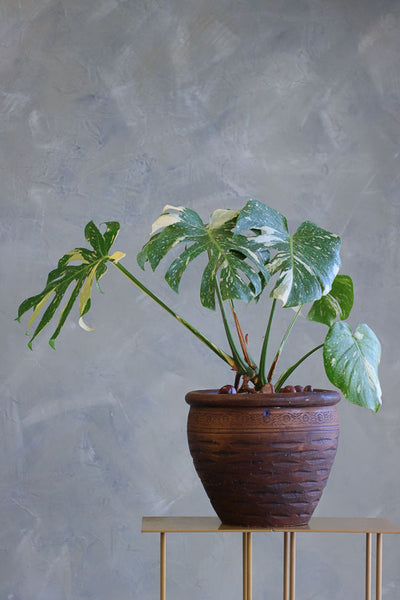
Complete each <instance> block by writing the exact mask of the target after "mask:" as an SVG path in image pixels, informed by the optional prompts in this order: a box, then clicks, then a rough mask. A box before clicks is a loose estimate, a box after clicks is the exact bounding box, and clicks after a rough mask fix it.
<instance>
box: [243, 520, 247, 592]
mask: <svg viewBox="0 0 400 600" xmlns="http://www.w3.org/2000/svg"><path fill="white" fill-rule="evenodd" d="M242 538H243V549H242V557H243V600H247V577H248V573H247V533H246V532H244V531H243V533H242Z"/></svg>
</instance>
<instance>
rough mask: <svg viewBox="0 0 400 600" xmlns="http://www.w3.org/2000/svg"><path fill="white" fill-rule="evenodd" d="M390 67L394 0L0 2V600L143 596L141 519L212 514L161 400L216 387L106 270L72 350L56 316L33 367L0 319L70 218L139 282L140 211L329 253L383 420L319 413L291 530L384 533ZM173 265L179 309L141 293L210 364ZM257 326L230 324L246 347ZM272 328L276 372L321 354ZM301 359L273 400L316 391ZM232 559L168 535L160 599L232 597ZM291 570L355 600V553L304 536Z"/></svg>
mask: <svg viewBox="0 0 400 600" xmlns="http://www.w3.org/2000/svg"><path fill="white" fill-rule="evenodd" d="M399 65H400V3H399V2H398V1H396V0H352V2H348V1H345V0H296V1H295V0H293V1H290V0H262V1H261V0H247V1H242V0H185V1H183V0H164V1H161V0H125V1H124V0H18V1H17V0H1V1H0V173H1V191H0V211H1V212H0V217H1V218H0V256H1V288H0V289H1V295H2V299H1V305H0V306H1V310H0V321H1V348H2V351H1V364H0V368H1V379H0V386H1V404H0V600H89V599H91V600H110V599H112V600H128V599H129V600H130V599H136V598H137V599H139V598H140V599H142V600H151V599H154V598H157V597H158V596H157V595H158V539H157V536H156V535H143V534H141V532H140V529H141V517H142V515H191V514H193V515H212V514H213V511H212V509H211V507H210V505H209V502H208V500H207V498H206V496H205V494H204V492H203V489H202V487H201V484H200V483H199V481H198V479H197V476H196V474H195V472H194V470H193V466H192V464H191V459H190V456H189V452H188V450H187V446H186V437H185V436H186V433H185V427H186V416H187V406H186V404H185V402H184V394H185V392H186V391H187V390H189V389H196V388H201V387H203V388H204V387H217V386H218V387H219V386H220V385H222V384H224V383H229V382H231V380H232V376H231V373H230V372H228V370H227V369H226V368H225V366H224V364H223V363H222V362H221V363H219V362H218V361H217V360H215V359H214V356H213V355H211V353H209V351H208V350H207V348H205V347H203V346H202V345H201V344H200V343H199V342H198V341H197V340H196V339H195V338H193V339H192V337H191V335H190V334H189V333H188V332H186V331H185V330H184V329H183V328H181V327H180V326H179V324H178V323H176V322H175V321H174V320H173V319H171V318H170V317H168V316H167V315H166V314H164V313H162V311H161V309H159V308H158V307H157V306H155V305H153V304H152V302H151V300H149V299H147V298H146V297H144V296H143V295H141V294H140V292H139V291H138V290H136V289H135V288H134V287H133V286H131V285H130V284H129V282H128V280H125V279H124V278H123V277H121V276H120V274H119V273H118V272H117V271H116V270H115V269H114V270H113V271H114V272H111V271H112V269H110V272H109V273H108V275H107V277H105V278H104V279H103V280H102V281H103V285H102V287H103V291H104V294H103V295H100V294H95V297H94V302H93V307H92V310H91V312H90V313H89V315H88V316H87V319H86V320H87V322H88V323H89V324H90V325H91V326H92V327H94V329H95V331H93V332H91V333H90V334H89V333H86V332H84V331H83V330H82V329H80V328H79V327H78V324H77V318H76V315H75V316H74V317H73V318H72V319H70V321H69V322H68V323H67V324H66V326H65V329H64V331H63V333H62V335H61V336H60V338H59V341H58V345H57V350H56V351H53V350H52V349H51V348H50V347H49V346H48V344H47V338H48V336H47V338H46V335H45V334H43V336H41V338H39V339H38V340H37V343H36V345H35V349H34V351H33V352H31V351H30V350H29V349H28V348H27V346H26V338H25V337H24V326H22V325H18V324H16V323H14V322H13V318H14V317H15V316H16V308H17V306H18V304H19V303H20V301H21V300H22V299H24V298H25V297H27V296H28V295H31V294H33V293H36V292H39V291H40V290H41V288H42V285H43V284H44V280H45V277H46V275H47V273H48V271H49V270H50V269H51V268H53V267H54V266H55V264H56V261H57V260H58V258H59V257H60V256H61V255H62V254H64V253H65V252H66V251H68V250H70V249H72V248H73V247H75V246H79V245H82V244H83V243H84V238H83V228H84V225H85V224H86V223H87V222H88V221H89V220H90V219H94V220H95V222H96V223H101V222H104V221H106V220H118V221H120V222H121V224H122V230H121V233H120V236H119V238H118V243H116V245H115V248H116V249H119V250H121V251H124V252H126V253H127V257H126V258H125V259H124V264H125V265H126V266H127V267H128V268H131V269H132V270H133V271H134V272H135V273H136V274H139V273H140V271H139V268H138V267H137V266H136V259H135V256H136V253H137V251H138V250H139V249H140V248H141V246H142V244H143V243H144V242H145V241H146V239H147V236H148V233H149V231H150V226H151V223H152V222H153V221H154V219H155V218H156V217H157V216H158V215H159V213H160V212H161V210H162V207H163V206H164V205H165V204H173V205H180V204H184V205H187V206H189V207H192V208H195V209H196V210H198V211H199V212H200V213H201V215H202V216H203V218H204V219H207V217H208V215H209V213H210V212H211V211H212V210H214V209H215V208H218V207H225V208H228V207H230V208H239V207H241V206H242V205H243V204H244V203H245V202H246V201H247V199H248V198H250V197H253V198H257V199H259V200H261V201H264V202H266V203H267V204H269V205H271V206H273V207H274V208H276V209H277V210H280V211H281V212H283V213H284V214H285V215H287V217H288V219H289V222H290V223H291V226H292V228H293V229H294V228H295V227H296V226H297V225H298V224H299V223H300V222H301V221H303V220H306V219H311V220H313V221H315V222H317V223H318V224H319V225H321V226H322V227H326V228H327V229H329V230H331V231H334V232H336V233H338V234H339V235H341V236H342V238H343V250H342V262H343V272H344V273H349V274H350V275H351V276H352V277H353V280H354V282H355V286H356V301H355V307H354V310H353V313H352V317H351V319H350V323H351V324H352V325H353V326H355V325H357V324H358V323H359V322H360V321H364V322H367V323H368V324H369V325H370V326H371V327H372V328H373V329H374V330H375V331H376V333H377V334H378V336H379V337H380V339H381V341H382V345H383V355H382V363H381V368H380V375H381V378H382V382H383V399H384V406H383V408H382V410H381V411H380V412H379V413H378V414H377V415H374V414H372V413H371V412H369V411H366V410H362V409H359V408H357V407H355V406H353V405H350V404H348V403H345V402H342V403H341V404H340V408H339V410H340V418H341V427H342V431H341V443H340V448H339V452H338V456H337V460H336V463H335V466H334V469H333V472H332V474H331V478H330V481H329V483H328V486H327V488H326V490H325V493H324V496H323V499H322V500H321V503H320V505H319V507H318V509H317V513H316V514H318V515H320V516H329V515H331V516H367V517H387V518H388V519H390V520H392V521H394V522H395V523H397V524H398V525H399V524H400V506H399V500H400V478H399V474H400V473H399V451H400V443H399V438H400V406H399V389H400V376H399V373H400V360H399V343H398V340H399V296H400V294H399V292H400V289H399V285H400V271H399V268H400V267H399V264H400V260H399V259H400V256H399V242H400V239H399V238H400V230H399V225H400V199H399V162H400V154H399V152H400V147H399V140H400V66H399ZM198 268H199V267H195V266H193V268H192V269H191V270H190V272H188V273H187V275H186V277H185V279H184V280H183V282H182V294H181V295H179V296H176V295H175V293H174V292H172V291H171V290H170V289H169V288H168V286H167V285H166V284H165V282H164V281H163V273H162V271H160V273H156V274H155V275H153V274H151V273H148V272H146V273H145V274H143V280H144V281H145V282H146V283H147V284H148V285H149V286H150V287H151V288H152V289H154V290H155V291H156V292H157V293H159V294H160V295H161V296H162V298H163V299H164V300H165V301H166V302H168V303H171V304H173V306H174V307H175V308H176V310H177V311H178V312H179V313H180V314H182V315H183V316H185V317H186V318H187V319H188V320H189V321H192V322H193V323H194V324H195V325H197V326H198V327H199V328H200V329H202V330H203V331H205V332H207V333H208V334H209V335H210V336H213V339H215V341H216V342H219V343H221V344H223V343H224V342H223V336H222V331H221V327H220V323H219V321H218V319H217V318H216V317H215V316H214V315H213V314H211V313H209V314H208V313H207V314H206V313H205V311H204V310H203V309H201V308H200V305H199V301H198V270H197V269H198ZM266 310H267V309H266V305H265V304H263V303H262V304H260V305H259V306H258V307H257V309H256V310H255V311H254V313H253V312H252V314H251V315H248V316H246V317H245V322H246V329H247V331H248V332H249V334H250V340H251V342H252V343H253V344H254V345H257V344H259V343H260V339H261V331H262V328H263V327H264V324H265V319H266V316H265V315H266ZM284 318H287V316H286V317H284ZM25 324H26V321H25ZM296 327H297V329H298V334H299V335H298V338H297V339H294V340H293V343H292V347H290V348H288V349H287V353H286V354H285V356H284V357H283V359H282V360H283V365H285V364H291V362H293V358H294V357H296V358H297V356H298V353H299V352H300V351H301V348H302V347H303V346H304V347H305V348H311V347H313V346H314V345H316V344H317V343H319V341H320V339H321V335H323V334H324V328H323V327H322V326H321V327H320V326H318V325H315V324H311V325H306V324H304V323H299V324H298V325H297V326H296ZM278 339H279V338H278V333H277V331H274V334H273V341H274V343H277V342H278ZM291 359H292V360H291ZM285 361H287V362H286V363H285ZM321 362H322V361H321V360H320V359H317V358H315V360H310V362H309V363H308V364H307V363H304V366H303V367H302V369H301V370H300V371H299V373H298V378H297V382H298V383H303V384H306V383H309V382H312V383H313V384H314V385H316V386H321V387H329V386H330V384H329V382H328V381H327V379H326V376H325V374H324V372H323V369H322V365H321ZM240 551H241V539H240V537H236V536H235V535H234V536H230V535H226V534H225V535H218V536H211V535H207V534H204V535H201V536H192V537H185V536H172V537H171V538H170V540H169V544H168V552H169V555H168V593H169V596H168V597H169V598H170V599H171V600H172V599H173V600H183V599H185V600H186V599H187V598H191V599H192V600H196V599H198V600H207V599H215V598H221V599H225V598H226V599H228V598H239V597H240V594H241V587H240V586H241V583H240V581H241V579H240V577H241V575H240V568H241V559H240ZM281 552H282V540H281V539H280V538H279V536H278V535H277V534H275V535H272V536H262V535H256V536H255V539H254V571H255V572H254V598H259V599H261V598H267V597H268V598H279V597H281V591H280V590H281ZM298 552H299V556H298V593H299V598H301V599H302V600H312V599H315V598H324V599H325V600H339V599H340V600H343V599H345V600H352V599H353V598H361V597H363V566H364V539H363V537H362V536H354V537H344V536H343V535H340V534H337V535H335V536H331V537H328V538H327V537H326V536H325V537H324V536H321V535H316V536H315V537H313V538H311V536H303V537H300V538H299V540H298ZM399 561H400V539H398V538H396V537H395V536H392V537H388V538H386V539H385V542H384V590H383V598H384V600H398V599H399V597H400V571H399Z"/></svg>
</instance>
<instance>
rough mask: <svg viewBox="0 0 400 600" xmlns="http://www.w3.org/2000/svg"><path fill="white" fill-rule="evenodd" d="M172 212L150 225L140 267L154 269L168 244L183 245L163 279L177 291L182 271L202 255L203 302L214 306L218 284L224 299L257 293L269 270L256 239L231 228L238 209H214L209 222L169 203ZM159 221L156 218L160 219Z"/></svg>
mask: <svg viewBox="0 0 400 600" xmlns="http://www.w3.org/2000/svg"><path fill="white" fill-rule="evenodd" d="M169 210H173V211H174V210H175V211H177V212H173V213H163V215H161V217H159V218H158V219H157V220H156V224H158V225H159V224H160V223H165V224H166V225H165V227H164V228H163V229H162V230H161V231H159V228H158V226H157V228H154V227H153V231H156V233H155V234H154V235H153V236H152V237H151V239H150V240H149V241H148V242H147V244H145V246H143V248H142V250H141V251H140V252H139V254H138V256H137V260H138V264H139V266H140V267H141V268H142V269H143V268H144V267H145V264H146V262H147V261H148V262H149V263H150V266H151V268H152V269H153V270H155V269H156V268H157V266H158V265H159V263H160V262H161V260H162V259H163V258H164V257H165V256H166V255H167V254H168V252H169V251H170V250H172V248H175V247H176V246H177V245H178V244H184V250H183V251H182V252H181V253H180V254H179V256H178V257H177V258H175V259H174V260H173V262H172V263H171V264H170V266H169V268H168V270H167V272H166V275H165V279H166V281H167V283H168V284H169V285H170V286H171V288H172V289H173V290H174V291H176V292H178V291H179V286H180V282H181V278H182V276H183V273H184V272H185V270H186V268H187V267H188V265H189V264H190V263H191V262H192V261H193V260H194V259H196V258H197V257H198V256H200V255H202V254H205V255H206V258H207V264H206V267H205V269H204V271H203V274H202V278H201V283H200V299H201V303H202V304H203V306H205V307H207V308H211V309H214V308H215V304H216V302H215V296H216V288H217V286H220V290H221V296H222V299H223V300H230V299H240V300H244V301H245V302H250V301H251V300H253V299H256V298H257V297H258V296H259V294H260V293H261V291H262V289H263V287H264V286H265V283H266V282H267V281H268V279H269V274H268V271H267V269H266V268H265V261H266V259H267V255H266V253H265V249H263V252H259V249H260V248H261V245H260V244H257V243H256V242H255V241H254V239H250V238H247V237H245V236H241V235H234V233H233V229H234V227H235V224H236V219H237V216H238V214H239V211H237V210H222V209H221V210H216V211H214V212H213V213H212V215H211V218H210V223H208V224H205V223H203V221H202V219H201V218H200V216H199V215H198V214H197V213H196V212H195V211H194V210H192V209H188V208H182V207H178V208H174V207H169ZM161 218H162V219H163V220H160V219H161Z"/></svg>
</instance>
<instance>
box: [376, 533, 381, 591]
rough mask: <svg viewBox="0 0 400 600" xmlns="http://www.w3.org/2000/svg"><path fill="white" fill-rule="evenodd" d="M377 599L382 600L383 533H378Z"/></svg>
mask: <svg viewBox="0 0 400 600" xmlns="http://www.w3.org/2000/svg"><path fill="white" fill-rule="evenodd" d="M376 600H382V534H381V533H377V534H376Z"/></svg>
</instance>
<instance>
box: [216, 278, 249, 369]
mask: <svg viewBox="0 0 400 600" xmlns="http://www.w3.org/2000/svg"><path fill="white" fill-rule="evenodd" d="M215 290H216V292H217V298H218V304H219V308H220V311H221V316H222V321H223V324H224V328H225V333H226V337H227V339H228V343H229V347H230V349H231V351H232V355H233V360H234V362H235V366H236V370H237V371H239V372H240V373H242V374H243V375H249V376H252V375H253V374H254V369H250V368H249V367H247V365H246V364H245V363H244V361H243V359H242V357H241V356H240V353H239V351H238V349H237V347H236V344H235V340H234V339H233V335H232V332H231V329H230V327H229V322H228V319H227V316H226V312H225V307H224V301H223V299H222V295H221V291H220V289H219V286H218V283H216V284H215Z"/></svg>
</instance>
